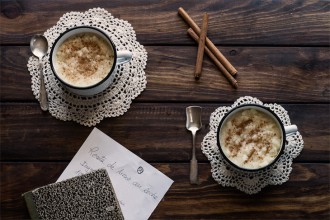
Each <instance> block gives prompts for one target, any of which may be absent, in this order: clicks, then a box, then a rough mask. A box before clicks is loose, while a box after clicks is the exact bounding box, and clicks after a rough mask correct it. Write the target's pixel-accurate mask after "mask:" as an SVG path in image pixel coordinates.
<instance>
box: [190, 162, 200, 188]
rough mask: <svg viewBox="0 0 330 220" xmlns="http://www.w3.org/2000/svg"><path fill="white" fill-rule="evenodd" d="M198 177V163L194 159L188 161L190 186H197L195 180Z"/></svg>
mask: <svg viewBox="0 0 330 220" xmlns="http://www.w3.org/2000/svg"><path fill="white" fill-rule="evenodd" d="M197 176H198V163H197V160H196V158H193V159H191V160H190V183H191V184H198V180H197Z"/></svg>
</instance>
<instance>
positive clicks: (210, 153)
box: [201, 96, 304, 194]
mask: <svg viewBox="0 0 330 220" xmlns="http://www.w3.org/2000/svg"><path fill="white" fill-rule="evenodd" d="M242 104H259V105H264V106H266V107H269V108H270V109H271V110H272V111H273V112H275V113H276V114H277V115H278V117H279V118H280V119H281V121H282V122H283V124H284V126H287V125H291V122H290V118H289V115H288V113H287V111H286V110H285V109H284V108H283V107H282V106H280V105H278V104H263V103H262V102H261V101H260V100H258V99H256V98H253V97H250V96H245V97H241V98H239V99H237V100H236V101H235V102H234V104H233V105H232V106H230V107H219V108H217V109H216V110H215V111H214V112H213V113H212V114H211V117H210V131H209V132H208V133H207V134H206V136H205V137H204V139H203V142H202V144H201V145H202V152H203V153H204V155H205V156H206V157H207V158H208V160H209V161H210V163H211V167H212V169H211V172H212V176H213V178H214V180H215V181H217V182H218V183H219V184H221V185H222V186H231V187H236V188H237V189H239V190H241V191H243V192H245V193H247V194H255V193H258V192H259V191H261V189H262V188H264V187H265V186H267V185H279V184H282V183H284V182H286V181H288V179H289V175H290V173H291V170H292V167H291V165H292V160H293V159H294V158H296V157H297V156H298V155H299V154H300V152H301V151H302V149H303V146H304V142H303V139H302V136H301V135H300V133H299V131H297V132H296V133H295V134H294V135H292V136H289V137H287V139H286V140H287V143H286V145H285V150H284V152H283V154H282V155H281V156H280V158H279V160H278V161H277V162H276V163H275V164H273V165H272V166H270V167H268V168H267V169H265V170H262V171H257V172H244V171H241V170H238V169H236V168H234V167H232V166H231V165H230V164H228V163H227V162H226V161H225V159H224V158H223V157H222V156H221V154H220V151H219V148H218V146H217V128H218V125H219V123H220V121H221V119H222V117H223V116H224V115H225V114H226V113H227V112H228V111H229V110H230V109H232V108H234V107H236V106H239V105H242Z"/></svg>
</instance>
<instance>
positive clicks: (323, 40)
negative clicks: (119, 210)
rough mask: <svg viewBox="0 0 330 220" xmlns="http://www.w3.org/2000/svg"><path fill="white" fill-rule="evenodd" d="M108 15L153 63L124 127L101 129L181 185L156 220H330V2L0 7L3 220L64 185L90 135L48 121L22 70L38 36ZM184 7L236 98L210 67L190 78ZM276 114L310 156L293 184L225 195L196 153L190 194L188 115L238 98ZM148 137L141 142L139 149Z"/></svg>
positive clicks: (191, 50) (115, 123) (302, 159)
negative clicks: (84, 17) (72, 21)
mask: <svg viewBox="0 0 330 220" xmlns="http://www.w3.org/2000/svg"><path fill="white" fill-rule="evenodd" d="M94 7H103V8H105V9H107V10H108V11H109V12H110V13H112V14H113V15H114V16H115V17H118V18H121V19H124V20H127V21H128V22H130V23H131V24H132V26H133V27H134V29H135V31H136V34H137V39H138V41H139V42H140V43H141V44H143V45H144V46H145V48H146V50H147V51H148V62H147V68H146V76H147V81H148V84H147V88H146V90H145V91H144V92H143V93H142V94H141V95H140V96H139V97H138V98H137V99H135V100H134V102H133V103H132V105H131V107H130V109H129V110H128V112H127V113H125V114H124V115H123V116H120V117H116V118H107V119H104V120H103V121H101V123H99V124H98V125H97V127H98V128H99V129H100V130H102V131H103V132H105V133H106V134H107V135H109V136H111V137H112V138H113V139H115V140H116V141H118V142H119V143H121V144H122V145H124V146H125V147H127V148H128V149H129V150H131V151H132V152H134V153H135V154H137V155H138V156H140V157H141V158H142V159H144V160H146V161H147V162H149V163H151V164H152V165H153V166H155V167H156V168H157V169H159V170H160V171H162V172H163V173H165V174H166V175H167V176H169V177H170V178H172V179H173V180H174V181H175V182H174V184H173V185H172V187H171V188H170V190H169V191H168V192H167V194H166V195H165V197H164V199H163V201H162V202H161V203H160V204H159V206H158V207H157V208H156V210H155V211H154V212H153V214H152V215H151V219H229V218H233V219H295V218H297V219H329V218H330V196H329V179H330V175H329V172H330V171H329V168H330V166H329V159H330V158H329V157H330V156H329V155H330V146H329V143H330V131H329V125H330V107H329V98H330V78H329V70H330V62H329V61H330V53H329V44H330V43H329V37H330V22H329V21H330V13H329V11H330V10H329V9H330V3H329V1H313V0H311V1H307V0H306V1H304V0H297V1H285V0H279V1H261V0H260V1H258V0H251V1H243V0H242V1H211V0H206V1H197V0H196V1H195V0H194V1H174V0H169V1H144V0H141V1H134V0H126V1H116V0H113V1H105V0H104V1H101V0H96V1H88V0H82V1H81V0H79V1H78V0H72V1H43V0H30V1H1V17H0V39H1V55H0V56H1V60H0V71H1V74H0V76H1V78H0V79H1V86H0V92H1V94H0V97H1V137H0V138H1V139H0V143H1V219H26V218H29V215H28V212H27V209H26V207H25V204H24V201H23V199H22V198H21V194H22V193H23V192H25V191H28V190H31V189H33V188H36V187H39V186H42V185H45V184H49V183H52V182H54V181H56V179H57V178H58V177H59V175H60V174H61V173H62V171H63V170H64V168H65V167H66V166H67V164H68V163H69V161H70V160H71V159H72V157H73V156H74V155H75V153H76V152H77V150H78V149H79V148H80V146H81V145H82V143H83V142H84V140H85V139H86V138H87V136H88V135H89V133H90V132H91V131H92V128H91V127H84V126H82V125H79V124H77V123H75V122H64V121H60V120H57V119H55V118H54V117H52V116H51V115H50V114H49V113H47V112H42V111H41V110H40V107H39V103H38V102H37V101H36V100H35V98H34V96H33V94H32V92H31V80H30V76H29V72H28V70H27V67H26V64H27V60H28V58H29V56H31V55H32V54H31V52H30V50H29V41H30V38H31V36H32V35H34V34H36V33H43V32H44V31H45V30H47V29H48V28H50V27H52V26H53V25H55V24H56V22H57V21H58V19H59V18H60V17H61V16H62V15H63V14H64V13H66V12H70V11H86V10H88V9H90V8H94ZM179 7H183V8H184V9H185V10H186V11H187V12H188V13H189V14H190V15H191V17H192V18H193V19H194V20H195V21H196V23H198V25H200V24H201V20H202V15H203V13H204V12H208V13H209V28H208V37H209V38H210V39H211V40H212V41H213V42H214V43H215V44H216V46H217V47H218V48H219V49H220V51H222V53H223V54H224V55H225V56H226V57H227V58H228V59H229V60H230V61H231V63H232V64H233V65H234V66H235V67H236V68H237V69H238V71H239V74H238V76H237V80H238V83H239V88H238V89H237V90H235V89H233V88H232V87H231V86H230V84H229V83H228V82H227V80H226V79H225V78H224V77H223V75H222V74H221V73H220V72H219V70H218V69H217V68H216V67H215V65H214V64H213V63H212V61H211V60H210V59H209V58H208V57H206V56H205V57H204V63H203V72H202V77H201V79H200V80H199V81H195V80H194V78H193V71H194V66H195V60H196V54H197V46H196V44H195V42H194V41H193V40H192V39H191V38H190V37H189V36H188V35H187V34H186V30H187V28H188V26H187V25H186V23H185V22H184V21H183V20H182V19H181V18H180V17H179V16H178V13H177V12H178V8H179ZM246 95H249V96H253V97H256V98H258V99H260V100H261V101H263V102H265V103H279V104H281V105H282V106H283V107H284V108H285V109H286V110H287V111H288V113H289V116H290V119H291V121H292V122H293V123H294V124H296V125H297V126H298V127H299V131H300V133H301V134H302V136H303V140H304V142H305V146H304V149H303V151H302V153H301V154H300V156H299V157H297V158H296V159H295V160H294V164H293V170H292V173H291V175H290V179H289V181H288V182H286V183H284V184H282V185H277V186H267V187H266V188H264V189H263V190H262V191H261V192H260V193H258V194H256V195H252V196H251V195H247V194H245V193H242V192H240V191H238V190H237V189H235V188H230V187H222V186H220V185H218V184H217V183H216V182H215V181H214V179H213V178H212V176H211V172H210V164H209V162H208V160H207V158H206V157H205V156H204V155H203V154H202V152H201V151H200V149H198V150H197V159H198V160H199V163H200V166H199V172H200V174H199V180H200V184H199V185H191V184H190V183H189V160H190V154H191V135H190V133H189V132H188V131H187V130H186V128H185V120H186V119H185V108H186V107H187V106H189V105H192V104H193V105H200V106H202V107H203V117H202V122H203V128H202V129H201V131H200V132H199V133H198V135H197V144H198V145H200V143H201V141H202V139H203V137H204V136H205V135H206V134H207V132H208V131H209V126H208V123H209V117H210V114H211V113H212V112H213V111H214V110H215V109H216V108H218V107H219V106H225V105H231V104H232V103H233V102H234V101H235V100H236V99H237V98H239V97H241V96H246ZM141 137H143V138H141Z"/></svg>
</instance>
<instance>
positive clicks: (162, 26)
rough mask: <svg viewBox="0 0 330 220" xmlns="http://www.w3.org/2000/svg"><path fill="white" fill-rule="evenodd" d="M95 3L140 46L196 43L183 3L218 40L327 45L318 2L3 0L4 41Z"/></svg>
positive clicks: (24, 37) (325, 6) (23, 40)
mask: <svg viewBox="0 0 330 220" xmlns="http://www.w3.org/2000/svg"><path fill="white" fill-rule="evenodd" d="M94 7H103V8H105V9H107V10H108V11H109V12H111V13H112V14H113V15H114V16H115V17H118V18H121V19H124V20H127V21H129V22H130V23H131V24H132V25H133V27H134V29H135V31H136V33H137V37H138V39H139V41H140V42H141V43H142V44H166V45H169V44H192V43H193V41H191V39H189V37H188V36H187V35H186V30H187V29H188V27H187V25H186V24H185V23H184V22H183V21H182V20H181V19H180V18H179V16H178V15H177V10H178V8H179V7H183V8H184V9H185V10H186V11H187V12H188V13H189V14H190V15H191V17H192V18H193V19H194V20H195V21H196V23H197V24H198V25H200V24H201V20H202V19H201V15H202V14H203V13H204V12H206V13H208V14H209V16H210V21H209V31H208V36H209V38H210V39H211V40H212V41H213V42H214V43H215V44H223V45H225V44H228V45H233V44H240V45H242V44H245V45H314V46H315V45H329V35H330V23H329V16H330V12H329V8H330V3H329V2H328V1H318V0H304V1H301V0H295V1H285V0H281V1H262V0H249V1H245V0H238V1H227V0H222V1H212V0H207V1H203V2H200V1H199V0H193V1H190V0H186V1H175V0H169V1H164V2H162V1H149V0H143V1H134V0H130V1H120V0H114V1H105V0H96V1H89V0H82V1H80V0H79V1H78V0H75V1H63V0H61V1H52V2H51V3H49V2H46V1H42V0H33V1H32V0H30V1H14V0H12V1H1V16H0V23H1V29H0V39H1V44H27V43H28V42H29V39H30V37H31V36H32V35H33V34H36V33H43V32H44V31H45V30H46V29H48V28H50V27H52V26H54V25H55V24H56V22H57V21H58V20H59V18H60V17H61V16H62V15H63V14H64V13H66V12H70V11H86V10H88V9H90V8H94ZM155 30H156V31H155Z"/></svg>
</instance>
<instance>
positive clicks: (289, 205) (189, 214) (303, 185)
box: [0, 162, 330, 219]
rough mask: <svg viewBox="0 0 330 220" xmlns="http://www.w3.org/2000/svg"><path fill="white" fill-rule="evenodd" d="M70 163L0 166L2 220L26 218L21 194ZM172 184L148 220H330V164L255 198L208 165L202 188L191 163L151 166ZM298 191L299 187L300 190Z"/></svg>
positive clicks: (303, 171) (304, 167)
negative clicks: (220, 179) (194, 181)
mask: <svg viewBox="0 0 330 220" xmlns="http://www.w3.org/2000/svg"><path fill="white" fill-rule="evenodd" d="M66 165H67V163H51V162H49V163H48V162H47V163H46V162H45V163H36V162H31V163H1V174H0V175H1V188H0V190H1V212H0V213H1V219H26V218H28V217H29V216H28V212H27V209H26V206H25V204H24V201H23V199H22V197H21V194H22V193H24V192H26V191H28V190H32V189H34V188H36V187H40V186H43V185H46V184H49V183H52V182H55V181H56V179H57V178H58V177H59V175H60V174H61V172H63V170H64V168H65V167H66ZM152 165H153V166H154V167H156V168H157V169H159V170H160V171H161V172H163V173H164V174H165V175H167V176H169V177H170V178H172V179H173V180H174V184H173V185H172V186H171V188H170V190H169V191H168V192H167V194H166V195H165V197H164V199H163V200H162V201H161V202H160V204H159V205H158V206H157V208H156V209H155V211H154V213H153V214H152V216H151V218H150V219H201V218H203V219H229V218H232V219H235V218H241V217H242V216H244V218H245V219H274V218H276V219H328V218H329V217H330V206H329V199H330V196H329V192H328V189H329V177H330V176H329V168H330V165H329V164H313V163H308V164H299V163H295V164H293V170H292V173H291V175H290V180H289V181H288V182H286V183H284V184H283V185H278V186H267V187H265V188H264V189H263V190H262V191H261V192H260V193H258V194H256V195H252V196H251V195H246V194H245V193H242V192H240V191H238V190H237V189H235V188H231V187H222V186H220V185H218V184H217V183H216V182H215V181H214V180H213V178H212V176H211V173H210V165H209V164H207V163H204V164H200V166H199V171H200V173H199V180H200V184H199V185H190V184H189V173H188V172H187V170H188V168H189V164H186V163H184V164H178V163H173V164H171V163H170V164H167V163H164V164H163V163H155V164H152ZM297 186H299V187H297Z"/></svg>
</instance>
